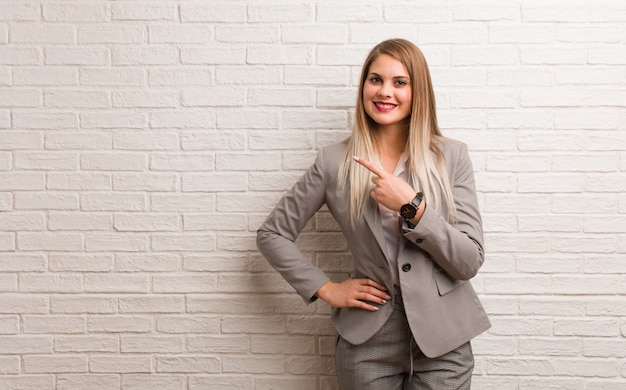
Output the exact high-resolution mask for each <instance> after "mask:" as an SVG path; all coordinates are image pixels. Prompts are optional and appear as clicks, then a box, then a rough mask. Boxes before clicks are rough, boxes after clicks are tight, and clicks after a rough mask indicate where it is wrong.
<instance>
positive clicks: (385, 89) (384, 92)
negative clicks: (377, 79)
mask: <svg viewBox="0 0 626 390" xmlns="http://www.w3.org/2000/svg"><path fill="white" fill-rule="evenodd" d="M390 87H391V86H390V85H388V84H387V83H382V84H381V85H380V88H379V89H378V96H380V97H389V96H391V93H390V91H389V88H390Z"/></svg>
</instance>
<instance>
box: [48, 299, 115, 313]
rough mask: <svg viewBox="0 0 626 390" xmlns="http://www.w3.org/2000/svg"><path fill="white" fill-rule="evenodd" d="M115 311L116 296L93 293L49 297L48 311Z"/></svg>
mask: <svg viewBox="0 0 626 390" xmlns="http://www.w3.org/2000/svg"><path fill="white" fill-rule="evenodd" d="M116 312H117V301H116V298H111V297H108V296H94V295H74V296H73V295H63V294H61V295H55V296H52V297H51V298H50V313H53V314H54V313H59V314H80V313H91V314H95V313H97V314H112V313H116Z"/></svg>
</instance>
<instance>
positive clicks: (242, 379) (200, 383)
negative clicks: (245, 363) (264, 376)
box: [189, 374, 259, 390]
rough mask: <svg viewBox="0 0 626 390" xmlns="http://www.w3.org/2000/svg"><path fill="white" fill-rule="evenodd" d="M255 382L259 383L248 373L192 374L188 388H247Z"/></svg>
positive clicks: (200, 389) (220, 389)
mask: <svg viewBox="0 0 626 390" xmlns="http://www.w3.org/2000/svg"><path fill="white" fill-rule="evenodd" d="M255 383H259V381H258V380H255V379H253V377H252V376H248V375H246V376H242V375H238V374H232V375H217V374H210V375H207V376H196V375H192V376H190V379H189V390H206V389H210V390H227V389H233V388H239V389H249V388H252V387H254V386H255Z"/></svg>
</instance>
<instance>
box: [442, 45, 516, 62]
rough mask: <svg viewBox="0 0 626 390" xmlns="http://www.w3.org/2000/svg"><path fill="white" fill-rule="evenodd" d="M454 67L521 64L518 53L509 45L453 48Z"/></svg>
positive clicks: (452, 60)
mask: <svg viewBox="0 0 626 390" xmlns="http://www.w3.org/2000/svg"><path fill="white" fill-rule="evenodd" d="M450 62H451V63H452V65H461V64H463V65H465V66H467V65H513V64H517V63H518V62H519V54H518V51H517V50H516V49H514V48H512V47H511V46H508V45H493V46H492V47H483V46H479V45H477V46H469V45H468V46H467V47H453V48H452V51H451V60H450Z"/></svg>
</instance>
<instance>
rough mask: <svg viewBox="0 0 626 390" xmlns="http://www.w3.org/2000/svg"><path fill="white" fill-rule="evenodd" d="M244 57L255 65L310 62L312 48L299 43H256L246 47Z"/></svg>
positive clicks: (311, 59)
mask: <svg viewBox="0 0 626 390" xmlns="http://www.w3.org/2000/svg"><path fill="white" fill-rule="evenodd" d="M246 58H247V61H248V63H250V64H256V65H271V64H275V65H277V64H287V65H296V64H297V65H301V64H311V63H312V61H313V50H312V48H310V47H306V46H299V45H298V46H296V45H279V46H278V45H258V46H253V47H250V48H248V52H247V57H246Z"/></svg>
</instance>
